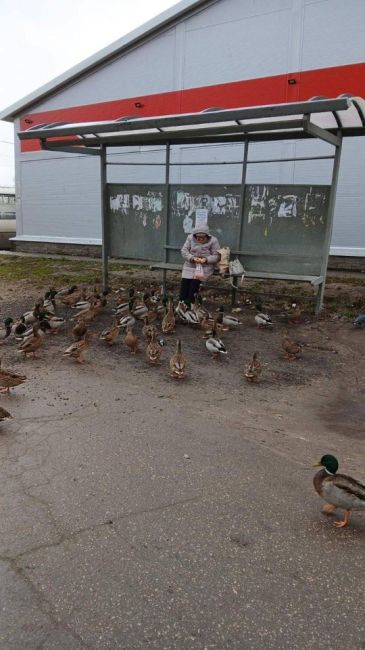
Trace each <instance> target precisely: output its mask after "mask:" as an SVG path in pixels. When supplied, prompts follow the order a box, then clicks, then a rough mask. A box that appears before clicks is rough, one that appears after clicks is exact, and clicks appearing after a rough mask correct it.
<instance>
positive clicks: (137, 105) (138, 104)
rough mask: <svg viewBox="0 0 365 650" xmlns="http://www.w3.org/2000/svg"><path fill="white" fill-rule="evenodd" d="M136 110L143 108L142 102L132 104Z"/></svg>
mask: <svg viewBox="0 0 365 650" xmlns="http://www.w3.org/2000/svg"><path fill="white" fill-rule="evenodd" d="M134 105H135V107H136V108H143V106H144V104H142V102H134Z"/></svg>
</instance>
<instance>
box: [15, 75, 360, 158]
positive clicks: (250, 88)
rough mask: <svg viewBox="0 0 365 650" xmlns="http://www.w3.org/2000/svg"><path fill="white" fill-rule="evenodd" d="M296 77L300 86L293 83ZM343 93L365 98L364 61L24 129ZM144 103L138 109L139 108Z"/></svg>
mask: <svg viewBox="0 0 365 650" xmlns="http://www.w3.org/2000/svg"><path fill="white" fill-rule="evenodd" d="M289 79H295V81H296V83H295V84H289ZM342 93H351V94H352V95H356V96H360V97H365V63H354V64H351V65H343V66H336V67H332V68H320V69H318V70H305V71H303V72H293V73H290V74H289V73H287V74H281V75H275V76H272V77H260V78H258V79H247V80H243V81H234V82H230V83H225V84H217V85H214V86H202V87H199V88H190V89H187V90H176V91H172V92H166V93H158V94H155V95H144V96H139V97H129V98H128V99H118V100H114V101H110V102H100V103H98V104H87V105H83V106H73V107H70V108H60V109H56V110H52V111H44V112H42V113H29V114H28V115H24V116H23V117H22V118H21V120H20V128H21V130H22V131H25V130H26V129H28V128H30V127H31V126H32V127H33V126H37V125H38V124H42V123H45V122H46V123H52V122H97V121H99V120H115V119H118V118H120V117H123V116H128V115H129V116H131V115H135V116H136V117H150V116H152V115H172V114H175V113H195V112H198V111H202V110H204V109H205V108H212V107H219V108H236V107H242V106H260V105H263V104H282V103H285V102H296V101H306V100H308V99H311V97H314V96H317V95H322V96H325V97H329V98H333V97H337V96H338V95H341V94H342ZM136 103H138V104H140V106H139V107H136V106H135V104H136ZM39 149H40V146H39V144H38V141H26V142H22V143H21V151H22V152H27V151H38V150H39Z"/></svg>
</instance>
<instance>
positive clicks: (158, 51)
mask: <svg viewBox="0 0 365 650" xmlns="http://www.w3.org/2000/svg"><path fill="white" fill-rule="evenodd" d="M175 67H176V61H175V29H170V30H168V31H167V32H165V33H163V34H160V35H159V36H156V37H155V38H154V39H153V40H150V41H147V42H146V43H144V44H143V46H141V47H137V48H136V49H134V50H132V51H130V52H129V53H127V54H125V55H124V56H123V57H120V58H119V59H117V60H115V61H114V62H112V63H109V64H108V65H104V66H103V67H101V68H99V69H98V70H97V71H96V72H94V73H91V74H89V75H88V76H87V77H85V78H84V79H81V80H79V81H78V82H76V83H74V84H73V85H72V86H69V87H68V88H67V89H65V90H63V91H61V92H59V93H58V94H57V95H55V96H53V97H51V98H49V99H48V100H46V101H44V102H42V103H41V104H39V105H38V106H37V109H36V110H37V111H45V110H52V109H57V108H67V107H69V106H80V105H83V104H92V103H96V102H104V101H111V100H113V99H121V98H124V97H135V96H139V95H148V94H153V93H161V92H166V91H170V90H175V89H176V87H175V86H176V81H175V74H174V73H175Z"/></svg>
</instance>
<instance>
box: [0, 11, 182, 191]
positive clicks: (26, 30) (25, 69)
mask: <svg viewBox="0 0 365 650" xmlns="http://www.w3.org/2000/svg"><path fill="white" fill-rule="evenodd" d="M174 4H177V2H176V1H175V0H61V1H60V2H57V1H56V0H31V2H29V1H27V0H0V24H1V37H0V61H1V83H0V108H1V109H4V108H7V107H8V106H10V105H11V104H13V103H14V102H16V101H17V100H19V99H21V98H22V97H24V96H25V95H28V94H29V93H31V92H33V91H34V90H36V89H37V88H39V87H40V86H42V85H43V84H45V83H47V82H48V81H50V80H51V79H53V78H54V77H57V76H58V75H59V74H61V73H62V72H65V71H66V70H68V68H71V67H72V66H74V65H75V64H76V63H79V62H80V61H82V60H83V59H86V58H87V57H88V56H90V55H91V54H94V53H95V52H97V51H98V50H100V49H102V48H103V47H105V46H106V45H109V44H110V43H112V42H113V41H116V40H117V39H118V38H120V37H121V36H123V35H124V34H127V33H128V32H130V31H132V30H133V29H135V28H136V27H139V26H140V25H142V24H143V23H145V22H146V21H147V20H149V19H150V18H153V16H156V15H157V14H159V13H161V12H162V11H165V9H168V8H169V7H172V6H173V5H174ZM13 139H14V136H13V127H12V125H11V124H9V123H7V122H0V186H1V185H13V184H14V157H13V146H12V144H11V143H12V142H13ZM9 143H10V144H9Z"/></svg>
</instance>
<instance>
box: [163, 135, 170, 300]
mask: <svg viewBox="0 0 365 650" xmlns="http://www.w3.org/2000/svg"><path fill="white" fill-rule="evenodd" d="M170 153H171V152H170V144H169V143H168V144H167V145H166V160H165V210H164V212H165V214H164V216H165V219H164V222H165V231H164V247H163V261H164V262H167V257H168V248H167V246H168V242H169V220H170ZM166 276H167V271H166V269H163V272H162V288H163V293H164V294H165V293H166Z"/></svg>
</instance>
